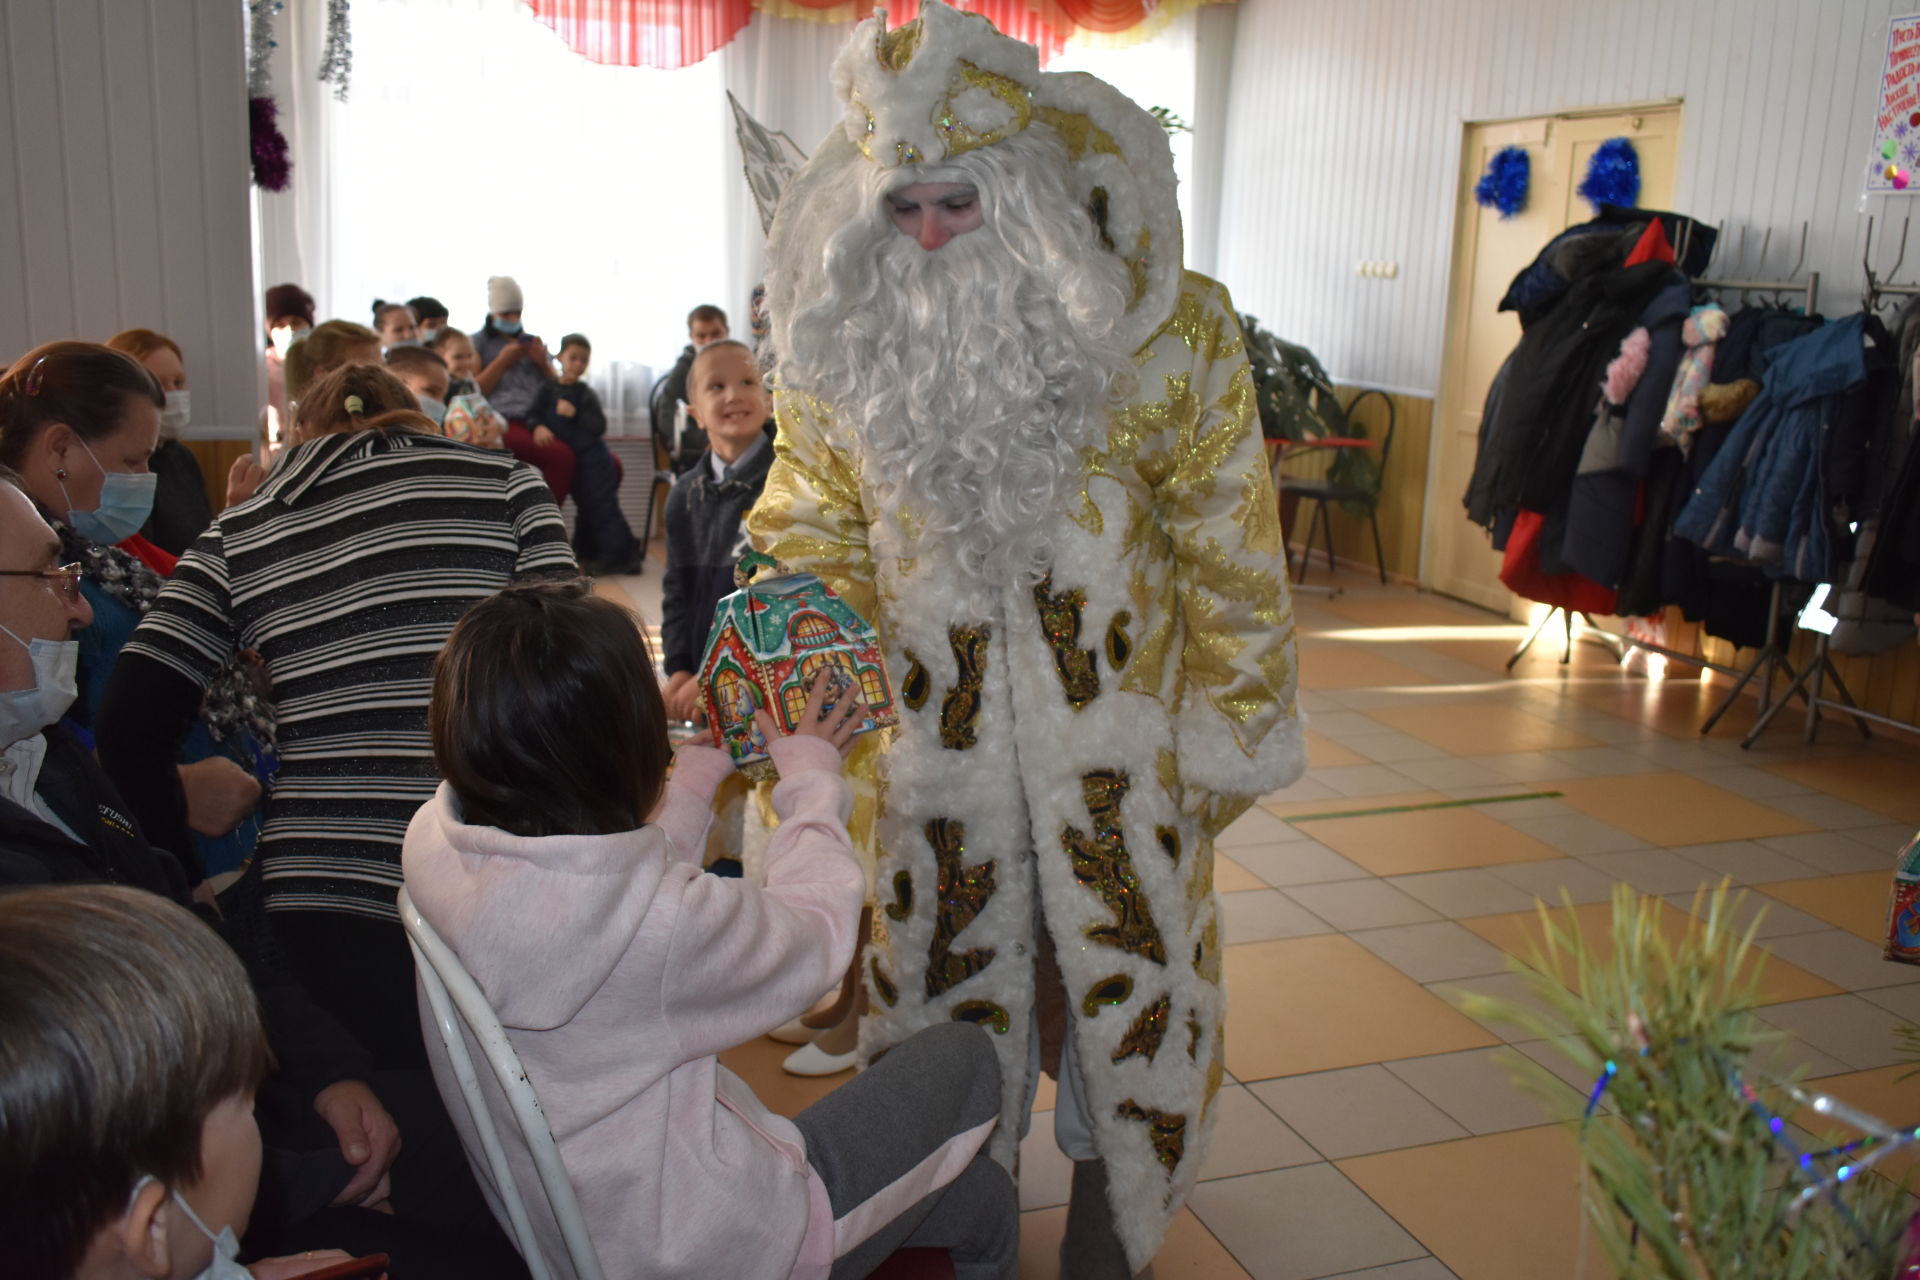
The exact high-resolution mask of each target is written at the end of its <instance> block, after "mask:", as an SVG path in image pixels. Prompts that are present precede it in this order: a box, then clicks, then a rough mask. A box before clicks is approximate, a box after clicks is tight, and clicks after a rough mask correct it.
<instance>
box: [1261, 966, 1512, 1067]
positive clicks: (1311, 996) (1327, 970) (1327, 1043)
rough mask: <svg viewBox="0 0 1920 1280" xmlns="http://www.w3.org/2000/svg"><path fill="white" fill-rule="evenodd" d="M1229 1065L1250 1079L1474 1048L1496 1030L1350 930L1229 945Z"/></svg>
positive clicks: (1488, 1042)
mask: <svg viewBox="0 0 1920 1280" xmlns="http://www.w3.org/2000/svg"><path fill="white" fill-rule="evenodd" d="M1226 984H1227V1005H1228V1008H1230V1009H1231V1010H1232V1011H1233V1012H1232V1014H1231V1016H1230V1017H1229V1019H1228V1026H1227V1054H1226V1062H1227V1070H1229V1071H1231V1072H1232V1073H1233V1075H1234V1078H1235V1079H1237V1080H1242V1081H1253V1080H1267V1079H1271V1078H1272V1077H1274V1076H1286V1075H1299V1074H1301V1073H1302V1072H1307V1071H1326V1070H1330V1069H1332V1068H1334V1067H1351V1066H1357V1065H1359V1064H1361V1063H1366V1062H1383V1061H1386V1060H1388V1059H1390V1058H1412V1057H1418V1056H1420V1055H1423V1054H1431V1053H1446V1052H1450V1051H1452V1050H1455V1049H1472V1048H1479V1047H1481V1046H1484V1045H1488V1044H1491V1043H1493V1037H1492V1036H1491V1035H1489V1034H1488V1033H1487V1032H1486V1031H1485V1030H1484V1029H1483V1028H1481V1027H1480V1026H1478V1025H1477V1024H1475V1023H1474V1022H1473V1021H1472V1019H1470V1018H1467V1017H1466V1016H1465V1015H1463V1014H1461V1013H1459V1012H1458V1011H1456V1010H1454V1009H1451V1008H1449V1007H1448V1006H1447V1003H1446V1002H1445V1001H1444V1000H1442V999H1440V998H1439V997H1437V996H1435V995H1433V994H1432V993H1431V992H1429V991H1426V990H1424V989H1423V988H1421V986H1420V985H1419V984H1418V983H1416V982H1414V981H1412V980H1411V979H1409V978H1408V977H1406V976H1405V975H1404V974H1402V973H1400V972H1398V971H1397V970H1395V969H1394V968H1393V966H1391V965H1389V964H1388V963H1387V962H1386V961H1384V960H1382V959H1380V958H1379V957H1378V956H1376V955H1374V954H1373V953H1372V952H1370V951H1368V950H1367V949H1366V948H1365V947H1362V946H1361V945H1360V944H1359V943H1357V942H1354V941H1353V940H1352V939H1350V938H1342V937H1338V936H1327V937H1317V938H1288V939H1283V940H1280V941H1276V942H1255V943H1248V944H1245V945H1241V946H1231V947H1228V948H1226Z"/></svg>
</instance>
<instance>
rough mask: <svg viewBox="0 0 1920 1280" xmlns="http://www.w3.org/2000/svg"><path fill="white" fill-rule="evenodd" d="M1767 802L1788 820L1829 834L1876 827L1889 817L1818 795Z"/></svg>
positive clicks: (1850, 803) (1862, 806)
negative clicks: (1799, 822)
mask: <svg viewBox="0 0 1920 1280" xmlns="http://www.w3.org/2000/svg"><path fill="white" fill-rule="evenodd" d="M1768 803H1769V804H1771V805H1772V807H1774V808H1775V809H1778V810H1779V811H1780V812H1782V813H1784V814H1786V815H1788V816H1789V817H1793V818H1798V819H1800V820H1801V821H1802V822H1805V823H1807V824H1809V825H1811V826H1813V827H1817V828H1825V829H1826V830H1828V831H1858V830H1862V829H1865V828H1867V827H1876V826H1879V825H1881V822H1882V820H1883V819H1884V818H1885V817H1886V815H1885V814H1883V813H1881V812H1879V811H1878V810H1877V809H1869V808H1867V807H1865V806H1864V805H1857V804H1854V803H1853V802H1852V801H1849V800H1841V799H1838V798H1836V797H1834V796H1829V795H1823V794H1821V793H1819V792H1814V793H1812V794H1809V795H1804V796H1781V797H1780V798H1779V799H1777V800H1772V801H1769V802H1768Z"/></svg>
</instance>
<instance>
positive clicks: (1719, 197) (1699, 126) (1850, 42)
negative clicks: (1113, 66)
mask: <svg viewBox="0 0 1920 1280" xmlns="http://www.w3.org/2000/svg"><path fill="white" fill-rule="evenodd" d="M1913 8H1914V6H1913V5H1911V4H1906V3H1901V4H1900V5H1898V6H1897V8H1896V6H1895V5H1894V3H1893V2H1892V0H1580V2H1579V3H1573V2H1571V0H1418V2H1412V0H1346V2H1345V3H1342V4H1339V5H1326V4H1320V3H1315V2H1312V0H1242V3H1241V4H1240V5H1239V13H1238V17H1237V21H1236V25H1235V32H1234V39H1233V44H1234V47H1233V64H1232V79H1231V83H1230V85H1229V88H1228V98H1229V103H1230V109H1229V112H1228V119H1227V136H1226V139H1225V163H1224V166H1223V167H1224V172H1225V181H1224V193H1223V198H1222V201H1221V206H1220V215H1219V216H1220V221H1219V241H1218V245H1219V247H1218V274H1219V275H1220V277H1221V278H1222V279H1223V280H1224V281H1225V282H1226V284H1227V285H1228V286H1229V287H1230V288H1231V289H1232V290H1233V294H1234V299H1235V301H1236V303H1237V304H1238V305H1239V306H1240V307H1241V308H1242V309H1243V310H1245V311H1250V312H1252V313H1253V314H1255V315H1257V316H1259V317H1260V319H1261V321H1262V323H1264V324H1266V325H1268V326H1269V327H1271V328H1272V329H1273V330H1274V331H1275V332H1277V333H1279V334H1281V335H1282V336H1284V337H1286V338H1289V339H1291V340H1293V341H1297V342H1303V343H1305V344H1306V345H1307V346H1309V347H1311V348H1312V349H1313V350H1314V352H1315V353H1316V354H1317V355H1318V356H1319V357H1320V358H1321V360H1322V362H1323V363H1325V364H1326V366H1327V367H1328V369H1329V370H1330V371H1331V372H1332V373H1333V374H1334V375H1335V376H1336V377H1337V378H1339V379H1341V380H1342V381H1347V382H1356V383H1365V384H1369V385H1380V386H1388V387H1397V388H1401V389H1405V390H1409V391H1412V392H1415V393H1419V394H1427V395H1431V394H1432V393H1433V390H1434V387H1435V385H1436V383H1437V381H1438V378H1439V368H1440V358H1441V329H1442V325H1443V322H1444V318H1445V312H1446V289H1447V271H1448V261H1447V258H1448V253H1449V251H1450V246H1451V243H1452V218H1453V202H1454V198H1455V190H1454V183H1455V175H1456V172H1457V166H1458V163H1459V147H1460V137H1461V125H1462V124H1463V123H1464V122H1466V121H1470V120H1498V119H1508V118H1516V117H1527V116H1536V115H1551V114H1555V113H1558V112H1566V111H1578V110H1583V109H1589V108H1596V107H1603V106H1617V105H1625V104H1633V103H1646V102H1655V101H1661V100H1668V99H1680V100H1682V101H1683V102H1684V108H1683V122H1682V137H1681V156H1680V172H1679V181H1678V188H1677V198H1676V200H1675V206H1676V207H1677V208H1678V209H1680V210H1682V211H1684V212H1688V213H1692V214H1695V215H1697V216H1699V217H1701V218H1704V219H1706V220H1708V221H1711V222H1715V223H1718V224H1720V225H1721V226H1722V228H1723V234H1724V235H1727V236H1730V237H1731V239H1732V240H1737V239H1738V236H1739V228H1740V227H1742V226H1745V227H1747V228H1748V234H1747V255H1748V258H1747V262H1746V264H1745V266H1744V267H1743V268H1742V273H1743V274H1745V275H1749V276H1756V275H1766V274H1769V273H1772V274H1778V273H1781V272H1784V271H1786V270H1788V269H1789V268H1790V267H1791V266H1792V265H1793V259H1794V254H1795V252H1796V250H1797V247H1798V243H1799V232H1800V224H1801V223H1802V222H1803V221H1805V222H1807V223H1808V224H1809V227H1810V231H1809V236H1808V243H1807V259H1808V260H1807V263H1806V267H1807V268H1812V269H1817V270H1818V271H1820V272H1821V275H1822V289H1821V292H1822V297H1823V302H1822V308H1823V310H1826V311H1828V312H1829V314H1832V313H1834V312H1836V310H1839V309H1844V308H1845V307H1846V306H1848V305H1849V300H1850V299H1851V300H1856V301H1857V299H1858V296H1859V293H1860V289H1861V286H1862V284H1863V283H1864V282H1863V281H1862V279H1861V275H1860V249H1861V241H1862V237H1863V236H1864V234H1865V223H1866V214H1867V213H1875V214H1878V215H1879V216H1880V221H1881V222H1882V223H1885V222H1887V221H1888V220H1889V218H1890V219H1891V221H1892V222H1893V224H1894V240H1897V236H1898V225H1899V223H1900V221H1901V219H1902V218H1904V217H1905V216H1906V214H1907V212H1908V210H1909V209H1910V208H1913V207H1914V206H1913V205H1911V204H1909V202H1908V201H1907V200H1906V199H1905V198H1902V197H1892V198H1882V199H1876V200H1874V201H1873V202H1871V205H1868V204H1864V203H1863V201H1862V200H1861V196H1860V189H1861V181H1860V173H1859V168H1860V163H1859V162H1860V161H1861V159H1862V157H1863V155H1864V148H1865V147H1866V145H1867V143H1868V142H1869V141H1870V139H1871V125H1872V113H1873V107H1874V90H1875V83H1876V80H1877V76H1878V69H1879V68H1878V64H1879V60H1880V58H1881V57H1882V54H1883V48H1884V42H1885V38H1886V26H1887V20H1888V18H1889V17H1890V16H1891V15H1892V14H1894V13H1895V12H1896V11H1897V12H1908V11H1910V10H1912V9H1913ZM1883 206H1884V207H1883ZM1768 229H1771V230H1772V232H1773V239H1772V247H1771V252H1770V253H1769V255H1768V258H1767V261H1766V262H1765V263H1761V262H1759V261H1758V260H1757V259H1758V255H1759V246H1760V241H1761V238H1762V236H1763V235H1764V234H1765V233H1766V231H1767V230H1768ZM1194 238H1195V239H1196V240H1197V239H1199V238H1200V237H1197V236H1196V237H1194ZM1878 239H1879V237H1878V233H1876V240H1878ZM1885 243H1886V253H1885V256H1883V257H1880V259H1879V262H1880V269H1881V270H1883V271H1884V270H1885V268H1886V267H1887V266H1889V265H1891V263H1892V258H1893V243H1892V242H1885ZM1727 248H1728V250H1729V251H1730V250H1731V244H1728V245H1727ZM1876 256H1879V255H1878V254H1877V255H1876ZM1373 259H1382V260H1388V261H1395V262H1398V263H1399V264H1400V272H1399V275H1398V276H1397V277H1396V278H1394V279H1369V278H1362V277H1360V276H1358V275H1356V274H1355V271H1354V264H1355V263H1356V262H1359V261H1363V260H1373ZM1916 264H1920V240H1916V241H1915V242H1914V245H1913V255H1912V256H1910V257H1909V260H1908V263H1907V267H1906V268H1905V269H1904V270H1903V273H1902V275H1903V277H1904V278H1912V276H1913V275H1914V274H1915V270H1916Z"/></svg>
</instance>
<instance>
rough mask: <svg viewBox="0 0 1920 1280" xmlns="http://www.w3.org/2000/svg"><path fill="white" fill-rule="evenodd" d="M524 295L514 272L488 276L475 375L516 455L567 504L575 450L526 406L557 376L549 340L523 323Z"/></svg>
mask: <svg viewBox="0 0 1920 1280" xmlns="http://www.w3.org/2000/svg"><path fill="white" fill-rule="evenodd" d="M523 305H525V300H524V298H523V297H522V295H521V293H520V285H519V283H518V282H517V281H515V280H514V278H513V277H512V276H489V277H488V278H487V322H486V323H485V324H483V325H481V326H480V330H479V332H478V333H475V334H474V335H473V349H474V350H475V351H476V352H478V353H479V359H480V371H479V372H478V373H476V374H475V375H474V381H475V382H477V383H478V384H479V386H480V392H481V394H482V395H484V396H486V397H487V399H488V401H489V402H491V403H492V405H493V407H494V408H495V409H498V410H499V411H500V416H501V417H503V418H505V419H506V420H507V434H506V436H505V441H506V446H507V448H508V449H509V450H510V451H511V452H512V453H513V456H514V457H516V458H518V459H520V461H522V462H524V463H526V464H528V465H529V466H531V467H532V468H533V469H534V470H536V471H538V472H539V473H540V474H541V476H542V477H543V478H544V479H545V480H546V482H547V488H549V489H551V490H552V491H553V504H554V505H555V506H557V507H564V506H566V505H567V495H568V494H569V493H571V492H573V450H572V449H569V448H568V447H567V443H566V441H564V440H562V439H560V438H559V437H558V436H556V435H554V434H553V432H552V431H550V430H548V429H547V428H546V427H530V426H529V425H528V423H527V414H528V411H529V410H531V409H532V408H533V402H534V400H535V398H536V397H538V396H539V394H540V391H541V389H542V388H543V387H545V386H546V385H547V384H548V383H549V382H551V381H553V361H552V359H551V358H550V357H549V356H548V355H547V344H546V343H544V342H542V341H540V339H538V338H536V337H534V336H533V335H532V334H530V333H528V332H527V331H526V329H525V328H523V327H522V326H521V324H520V309H521V307H522V306H523Z"/></svg>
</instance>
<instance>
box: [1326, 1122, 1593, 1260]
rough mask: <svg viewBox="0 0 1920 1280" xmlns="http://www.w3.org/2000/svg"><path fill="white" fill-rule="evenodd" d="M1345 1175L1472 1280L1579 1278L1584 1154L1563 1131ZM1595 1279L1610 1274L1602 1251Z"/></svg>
mask: <svg viewBox="0 0 1920 1280" xmlns="http://www.w3.org/2000/svg"><path fill="white" fill-rule="evenodd" d="M1339 1168H1340V1170H1341V1172H1343V1173H1345V1174H1346V1175H1347V1176H1348V1177H1350V1178H1352V1179H1353V1181H1354V1182H1355V1183H1356V1184H1357V1185H1358V1186H1359V1187H1360V1188H1361V1190H1363V1191H1365V1192H1366V1193H1367V1194H1368V1195H1369V1196H1370V1197H1372V1199H1373V1200H1374V1202H1375V1203H1376V1204H1379V1205H1381V1206H1383V1207H1384V1208H1385V1209H1386V1210H1387V1211H1388V1212H1389V1213H1391V1214H1392V1215H1393V1216H1394V1217H1395V1219H1397V1220H1398V1221H1399V1222H1400V1223H1401V1224H1402V1225H1403V1226H1405V1227H1406V1228H1407V1229H1408V1230H1409V1231H1411V1232H1412V1233H1413V1234H1414V1236H1415V1237H1416V1238H1417V1239H1418V1240H1419V1241H1420V1242H1421V1243H1422V1244H1424V1245H1426V1246H1427V1248H1428V1249H1430V1250H1431V1251H1432V1252H1433V1254H1434V1256H1435V1257H1437V1258H1439V1259H1440V1261H1442V1262H1444V1263H1445V1264H1446V1265H1447V1266H1448V1267H1450V1268H1451V1269H1452V1270H1453V1272H1454V1273H1455V1274H1456V1275H1459V1276H1461V1277H1464V1278H1465V1280H1543V1278H1544V1277H1549V1276H1552V1277H1562V1276H1572V1275H1575V1274H1576V1273H1577V1272H1578V1271H1579V1270H1580V1268H1581V1266H1582V1262H1581V1260H1580V1258H1579V1257H1578V1256H1577V1253H1576V1251H1577V1250H1578V1248H1579V1247H1580V1246H1579V1242H1580V1240H1581V1238H1582V1236H1583V1234H1590V1233H1583V1232H1582V1231H1581V1230H1580V1219H1581V1213H1582V1206H1581V1204H1580V1176H1579V1152H1578V1149H1577V1148H1576V1146H1575V1141H1574V1137H1573V1135H1572V1134H1570V1133H1568V1132H1567V1131H1566V1130H1565V1129H1564V1128H1562V1127H1560V1126H1558V1125H1548V1126H1544V1127H1541V1128H1536V1129H1519V1130H1515V1131H1513V1132H1511V1133H1498V1134H1488V1135H1486V1136H1484V1137H1477V1138H1465V1139H1462V1140H1460V1141H1458V1142H1446V1143H1441V1144H1439V1145H1436V1146H1430V1147H1415V1148H1412V1149H1410V1150H1406V1151H1391V1152H1385V1153H1382V1154H1380V1155H1371V1156H1359V1157H1356V1158H1354V1159H1350V1160H1342V1161H1340V1162H1339ZM1588 1247H1589V1253H1588V1256H1587V1258H1586V1260H1585V1264H1584V1265H1585V1272H1586V1274H1587V1275H1589V1276H1595V1277H1598V1276H1605V1275H1608V1274H1610V1271H1609V1268H1608V1267H1607V1265H1606V1261H1605V1259H1604V1257H1603V1256H1602V1255H1601V1253H1600V1249H1599V1246H1598V1245H1597V1244H1590V1245H1589V1246H1588Z"/></svg>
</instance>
